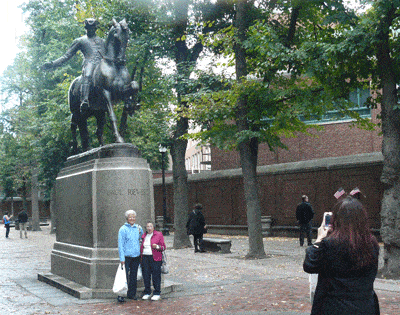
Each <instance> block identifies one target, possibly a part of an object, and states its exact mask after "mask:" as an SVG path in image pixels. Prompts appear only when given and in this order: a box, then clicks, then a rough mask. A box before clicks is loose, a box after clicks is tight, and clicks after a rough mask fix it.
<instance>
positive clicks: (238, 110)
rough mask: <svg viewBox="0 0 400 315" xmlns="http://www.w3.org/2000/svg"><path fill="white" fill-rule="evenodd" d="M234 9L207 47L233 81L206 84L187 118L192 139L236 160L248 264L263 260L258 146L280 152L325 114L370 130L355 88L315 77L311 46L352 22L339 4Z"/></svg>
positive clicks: (240, 4) (318, 64)
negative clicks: (354, 101)
mask: <svg viewBox="0 0 400 315" xmlns="http://www.w3.org/2000/svg"><path fill="white" fill-rule="evenodd" d="M235 9H236V15H235V19H234V20H233V24H232V25H231V26H229V27H227V28H225V29H224V30H223V31H221V32H220V33H219V34H218V35H217V36H216V37H213V38H212V39H211V41H210V44H211V45H213V46H216V47H218V46H222V47H223V48H224V49H223V50H224V52H225V56H227V57H228V58H229V59H228V62H227V65H232V66H235V74H236V81H232V80H231V79H230V78H225V79H224V80H223V81H222V82H223V84H221V87H222V88H221V89H220V90H218V91H215V89H214V88H210V87H209V86H207V85H206V84H205V85H204V86H203V87H202V88H201V89H200V90H199V91H198V92H197V93H194V94H193V103H194V104H193V106H192V109H191V110H190V111H189V114H188V117H191V118H193V119H194V120H196V121H197V122H198V123H199V124H200V125H201V126H203V127H204V126H206V127H207V128H206V129H203V130H202V131H201V132H200V133H198V134H195V135H193V137H195V138H198V139H201V140H203V141H207V142H209V143H212V144H214V145H217V146H219V147H220V148H223V149H237V150H238V151H239V153H240V162H241V167H242V171H243V183H244V192H245V198H246V207H247V220H248V228H249V253H248V254H247V257H248V258H258V257H264V256H265V252H264V248H263V242H262V234H261V205H260V200H259V196H258V185H257V175H256V167H257V158H258V147H259V144H260V143H267V144H268V146H269V148H270V150H272V151H273V150H275V149H276V148H286V146H285V145H284V143H283V139H284V138H285V137H293V136H296V135H297V134H298V133H299V132H302V133H308V132H309V131H308V130H309V129H310V128H319V127H318V126H312V125H307V124H305V123H304V122H303V121H302V120H301V119H300V117H301V116H303V117H308V118H310V117H313V118H318V117H319V115H320V114H323V113H325V112H326V111H328V110H337V112H338V116H344V115H350V116H351V117H353V118H355V119H356V120H358V121H359V122H360V124H361V125H363V126H364V127H366V128H371V124H370V123H369V122H368V121H367V120H362V119H361V118H360V117H359V116H358V115H357V113H356V112H352V111H351V110H349V109H348V108H349V107H351V103H350V102H349V101H348V95H349V92H350V91H351V89H352V88H353V89H355V86H354V85H353V86H350V85H346V81H345V80H341V81H340V83H338V84H337V85H335V86H333V85H334V84H331V86H328V84H326V83H327V81H328V80H329V79H327V80H326V81H322V80H321V79H322V77H323V76H322V75H321V76H318V77H317V76H316V72H317V73H318V71H319V72H321V73H322V72H323V71H326V70H325V69H326V67H327V65H326V64H327V63H329V62H330V61H329V60H326V59H325V56H324V55H323V54H322V53H321V52H320V51H317V50H316V49H315V48H313V45H314V44H313V43H314V40H315V41H328V40H331V41H336V40H335V36H336V35H335V32H336V31H337V30H336V28H335V25H337V23H339V22H346V23H347V21H350V20H351V19H352V18H354V17H355V15H354V14H353V13H352V12H351V11H347V10H346V9H345V8H344V6H343V4H341V2H340V1H307V2H304V1H291V2H288V1H268V2H261V3H258V2H254V1H236V2H235ZM315 60H317V61H315ZM339 64H340V63H339ZM336 65H337V64H336V63H334V64H333V65H332V67H331V69H332V71H333V69H335V67H336ZM336 71H337V73H340V71H338V70H336ZM346 74H347V73H346ZM325 75H326V73H325ZM346 78H347V77H346ZM343 81H344V83H343ZM358 84H359V86H362V85H363V84H364V83H363V82H359V83H358Z"/></svg>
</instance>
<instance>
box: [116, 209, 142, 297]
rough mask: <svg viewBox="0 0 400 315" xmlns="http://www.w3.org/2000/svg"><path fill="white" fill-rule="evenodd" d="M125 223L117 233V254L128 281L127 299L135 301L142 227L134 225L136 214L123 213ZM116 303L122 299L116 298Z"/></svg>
mask: <svg viewBox="0 0 400 315" xmlns="http://www.w3.org/2000/svg"><path fill="white" fill-rule="evenodd" d="M125 218H126V223H125V224H124V225H123V226H121V228H120V229H119V233H118V252H119V260H120V262H121V266H122V268H124V266H125V271H126V279H127V280H128V293H127V297H128V299H133V300H137V298H136V287H137V272H138V268H139V264H140V241H139V240H140V239H141V237H142V234H143V230H142V227H141V226H140V225H138V224H136V223H135V222H136V212H135V211H134V210H128V211H126V212H125ZM118 301H119V302H123V301H124V298H123V297H121V296H118Z"/></svg>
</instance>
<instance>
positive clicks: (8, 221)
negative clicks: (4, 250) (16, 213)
mask: <svg viewBox="0 0 400 315" xmlns="http://www.w3.org/2000/svg"><path fill="white" fill-rule="evenodd" d="M3 221H4V227H5V228H6V238H8V235H9V234H10V217H9V216H8V212H6V213H5V214H4V216H3Z"/></svg>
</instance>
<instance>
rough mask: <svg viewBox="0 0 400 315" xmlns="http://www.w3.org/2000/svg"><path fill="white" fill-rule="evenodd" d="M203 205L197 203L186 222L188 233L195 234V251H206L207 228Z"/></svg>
mask: <svg viewBox="0 0 400 315" xmlns="http://www.w3.org/2000/svg"><path fill="white" fill-rule="evenodd" d="M201 209H203V206H202V205H201V204H199V203H198V204H196V205H195V206H194V209H193V211H192V212H191V213H190V215H189V219H188V221H187V224H186V229H187V233H188V235H191V234H192V235H193V243H194V252H195V253H197V252H201V253H204V252H205V250H204V244H203V234H204V232H205V229H206V221H205V219H204V215H203V214H202V213H201Z"/></svg>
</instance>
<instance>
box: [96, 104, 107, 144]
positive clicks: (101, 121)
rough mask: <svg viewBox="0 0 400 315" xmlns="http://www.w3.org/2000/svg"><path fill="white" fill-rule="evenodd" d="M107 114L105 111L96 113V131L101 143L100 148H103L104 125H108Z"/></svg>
mask: <svg viewBox="0 0 400 315" xmlns="http://www.w3.org/2000/svg"><path fill="white" fill-rule="evenodd" d="M105 117H106V112H105V111H97V113H96V120H97V130H96V136H97V140H98V141H99V144H100V146H103V145H104V143H103V131H104V125H105V123H106V119H105Z"/></svg>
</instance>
